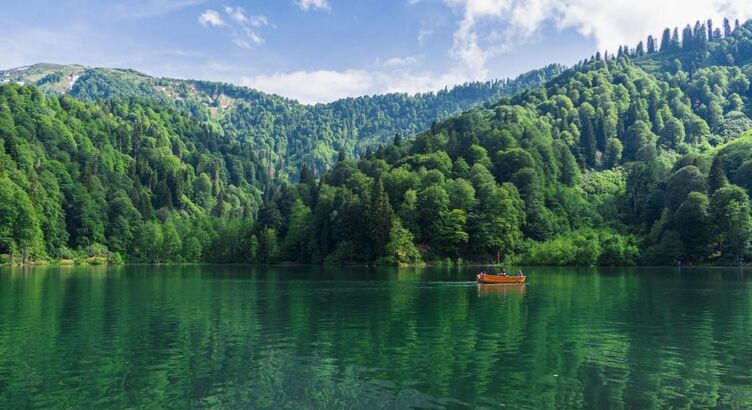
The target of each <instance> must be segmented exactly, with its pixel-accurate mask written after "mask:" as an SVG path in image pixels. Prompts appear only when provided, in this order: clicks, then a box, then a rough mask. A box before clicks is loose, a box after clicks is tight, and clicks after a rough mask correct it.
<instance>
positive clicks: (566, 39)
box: [0, 0, 752, 103]
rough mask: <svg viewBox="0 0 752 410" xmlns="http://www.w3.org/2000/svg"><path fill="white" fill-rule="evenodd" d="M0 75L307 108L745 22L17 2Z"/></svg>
mask: <svg viewBox="0 0 752 410" xmlns="http://www.w3.org/2000/svg"><path fill="white" fill-rule="evenodd" d="M6 2H8V3H10V4H4V5H3V7H2V10H3V12H2V14H0V68H11V67H17V66H23V65H28V64H33V63H37V62H52V63H64V64H68V63H77V64H84V65H90V66H106V67H125V68H134V69H137V70H139V71H143V72H145V73H148V74H152V75H157V76H167V77H177V78H195V79H206V80H217V81H227V82H232V83H235V84H241V85H248V86H252V87H254V88H258V89H261V90H265V91H269V92H274V93H278V94H282V95H285V96H288V97H292V98H297V99H299V100H301V101H303V102H306V103H313V102H325V101H331V100H333V99H336V98H342V97H347V96H357V95H365V94H375V93H383V92H391V91H406V92H418V91H428V90H435V89H439V88H442V87H444V86H446V85H453V84H457V83H461V82H464V81H472V80H485V79H490V78H505V77H512V76H515V75H517V74H519V73H522V72H524V71H527V70H530V69H533V68H537V67H541V66H543V65H546V64H548V63H551V62H558V63H563V64H572V63H574V62H576V61H578V60H580V59H582V58H584V57H587V56H589V55H591V54H592V53H594V52H595V51H596V50H597V49H601V50H604V49H611V50H613V49H615V48H616V47H618V45H619V44H629V45H631V46H634V44H635V43H636V42H637V41H638V40H639V39H642V38H644V37H645V36H646V35H647V34H650V33H653V34H658V33H659V32H660V30H661V29H662V28H663V27H665V26H675V25H679V26H683V25H684V24H686V23H687V22H694V21H695V20H697V19H706V18H714V19H716V20H717V24H718V23H720V19H721V18H722V17H723V16H729V17H732V18H740V19H746V18H748V17H750V16H752V2H751V1H738V0H694V1H689V0H663V1H655V0H609V1H603V0H383V1H376V0H370V1H369V0H223V1H217V0H133V1H117V0H116V1H109V2H107V1H101V0H100V1H94V0H43V1H37V0H27V1H23V2H20V1H7V0H6Z"/></svg>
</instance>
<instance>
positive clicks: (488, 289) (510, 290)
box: [476, 283, 527, 298]
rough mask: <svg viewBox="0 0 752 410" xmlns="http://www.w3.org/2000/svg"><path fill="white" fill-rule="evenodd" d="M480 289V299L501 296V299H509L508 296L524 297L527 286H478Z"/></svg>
mask: <svg viewBox="0 0 752 410" xmlns="http://www.w3.org/2000/svg"><path fill="white" fill-rule="evenodd" d="M476 286H477V287H478V297H479V298H482V297H484V296H500V297H507V296H513V297H518V298H521V297H522V295H524V294H525V289H527V285H524V284H522V285H517V284H514V285H507V284H480V283H479V284H477V285H476Z"/></svg>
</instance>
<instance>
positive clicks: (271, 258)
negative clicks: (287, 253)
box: [259, 228, 279, 263]
mask: <svg viewBox="0 0 752 410" xmlns="http://www.w3.org/2000/svg"><path fill="white" fill-rule="evenodd" d="M259 248H260V249H261V252H260V260H261V262H263V263H274V262H276V261H277V257H278V256H279V245H278V243H277V231H275V230H274V229H273V228H264V229H262V230H261V237H260V238H259Z"/></svg>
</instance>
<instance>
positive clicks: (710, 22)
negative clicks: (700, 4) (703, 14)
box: [707, 19, 715, 41]
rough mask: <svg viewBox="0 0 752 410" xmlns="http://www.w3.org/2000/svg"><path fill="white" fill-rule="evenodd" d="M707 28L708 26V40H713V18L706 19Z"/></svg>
mask: <svg viewBox="0 0 752 410" xmlns="http://www.w3.org/2000/svg"><path fill="white" fill-rule="evenodd" d="M707 28H708V41H713V40H714V39H715V38H714V37H713V36H714V35H715V34H714V32H713V20H712V19H708V21H707Z"/></svg>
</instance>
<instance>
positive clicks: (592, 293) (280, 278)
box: [0, 266, 752, 408]
mask: <svg viewBox="0 0 752 410" xmlns="http://www.w3.org/2000/svg"><path fill="white" fill-rule="evenodd" d="M526 271H528V272H529V273H530V278H531V280H530V284H529V285H527V286H516V285H512V286H509V285H476V284H475V283H474V282H473V281H472V280H473V278H474V272H472V271H471V270H469V269H468V270H454V271H442V270H431V269H425V270H421V269H415V270H370V269H365V268H357V269H356V268H352V269H339V268H336V269H334V268H306V267H289V268H255V267H242V266H227V267H216V266H188V267H174V266H173V267H154V266H129V267H121V268H82V267H75V268H36V269H31V270H21V269H13V270H10V269H6V270H0V408H25V407H56V408H113V407H114V408H122V407H157V408H158V407H177V408H185V407H212V408H214V407H219V408H245V407H272V408H279V407H289V408H352V407H358V408H362V407H367V408H374V407H439V408H441V407H452V408H454V407H462V406H471V407H477V406H487V407H498V406H500V405H506V406H511V407H513V408H546V407H565V408H571V407H582V406H587V407H603V408H612V407H632V408H650V407H685V408H686V407H747V408H748V407H750V406H752V371H751V370H752V339H751V338H750V337H749V335H750V332H751V331H752V294H751V293H750V283H751V282H750V279H749V278H750V277H751V276H752V275H751V272H749V271H741V270H738V269H734V270H727V269H689V270H687V269H683V270H678V269H649V270H646V269H642V270H640V269H612V270H595V269H527V270H526Z"/></svg>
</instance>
